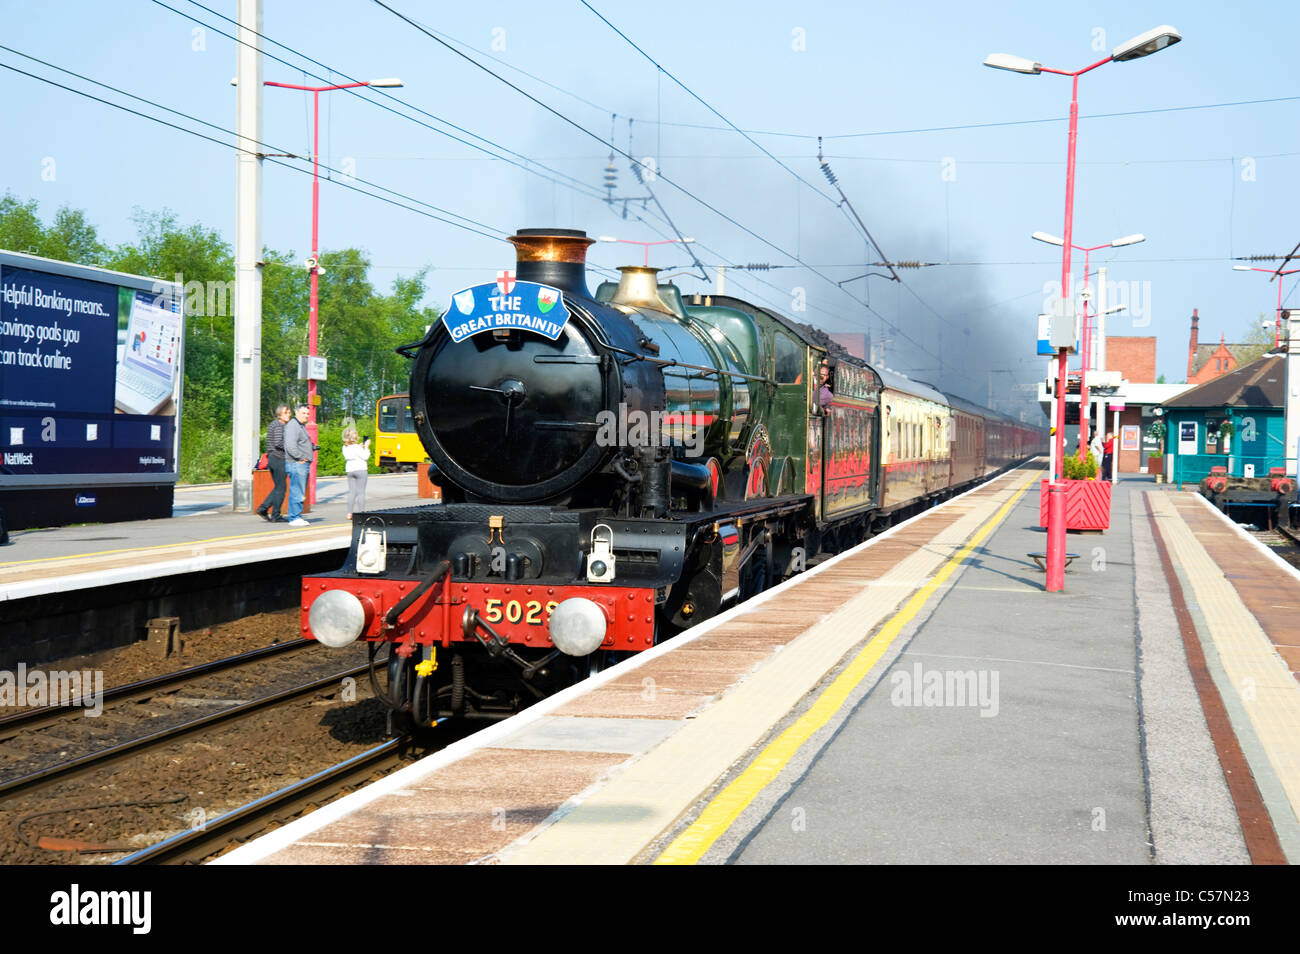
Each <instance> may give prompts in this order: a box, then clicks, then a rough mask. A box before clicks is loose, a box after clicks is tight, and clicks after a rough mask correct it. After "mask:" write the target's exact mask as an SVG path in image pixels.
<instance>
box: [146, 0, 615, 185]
mask: <svg viewBox="0 0 1300 954" xmlns="http://www.w3.org/2000/svg"><path fill="white" fill-rule="evenodd" d="M151 2H152V3H154V4H156V5H158V6H160V7H162V8H164V9H166V10H170V11H171V12H172V13H175V14H176V15H177V16H180V17H184V18H185V19H187V20H189V21H190V22H192V23H197V24H199V25H200V26H202V27H204V28H206V29H209V30H212V31H213V32H215V33H218V34H220V35H221V36H224V37H226V38H227V39H229V40H231V41H233V42H235V43H238V44H240V45H242V46H247V47H250V48H255V47H253V45H252V44H250V43H249V42H248V41H246V40H243V39H240V38H239V37H238V36H235V35H234V34H231V33H227V32H226V31H224V30H222V29H221V28H220V27H216V26H213V25H212V24H210V23H207V22H205V21H203V20H200V19H199V18H197V17H195V16H192V15H191V14H188V13H186V12H184V11H183V10H177V9H176V8H175V7H173V6H171V5H169V4H167V3H165V2H163V0H151ZM188 2H189V3H191V4H193V5H194V6H196V7H198V8H200V9H201V10H205V11H207V12H208V13H210V14H212V15H213V16H215V17H219V18H220V19H222V20H225V21H226V22H228V23H232V24H235V25H236V26H239V24H238V21H236V20H234V19H232V18H230V17H228V16H226V15H224V14H222V13H219V12H218V11H216V10H213V9H212V8H211V7H207V6H204V5H203V4H202V3H199V2H198V0H188ZM242 29H245V30H247V31H248V32H249V33H252V34H255V35H256V36H258V37H260V38H261V39H263V40H265V41H266V42H268V43H271V44H274V45H275V46H278V47H280V48H281V49H283V50H287V51H288V52H290V53H292V54H293V55H294V56H297V57H299V58H300V59H302V60H305V61H307V62H308V63H311V64H312V65H314V66H318V67H320V68H321V69H323V70H326V71H327V72H329V73H332V74H334V76H335V77H341V78H342V79H345V80H347V81H348V82H361V81H360V80H358V79H356V78H355V77H353V76H350V75H348V74H347V73H344V72H342V71H341V70H337V69H334V68H333V67H331V66H329V65H327V64H325V63H322V62H320V61H319V60H316V59H313V58H312V57H310V56H308V55H307V54H305V53H302V52H300V51H298V50H296V49H294V48H293V47H291V46H288V45H286V44H284V43H281V42H279V41H278V40H275V39H273V38H271V37H269V36H267V35H266V34H264V33H259V32H258V31H256V30H253V29H251V28H249V27H243V28H242ZM258 52H259V53H261V55H263V56H265V57H267V58H268V59H272V60H274V61H275V62H277V63H281V64H283V65H284V66H287V67H289V68H290V69H293V70H297V71H299V72H300V73H303V74H305V75H306V76H310V77H311V78H312V79H316V80H320V81H321V82H323V83H326V84H328V85H333V84H334V82H335V80H334V79H331V78H329V77H327V76H323V75H321V74H319V73H313V72H312V71H310V70H305V69H303V68H302V67H301V66H299V65H297V64H294V63H290V62H289V61H288V60H286V59H284V58H282V57H279V56H276V55H275V54H274V53H271V52H268V51H266V50H259V51H258ZM304 85H305V84H304ZM362 88H363V89H366V90H368V91H369V92H370V93H372V94H374V95H378V96H381V97H383V98H385V99H388V100H392V101H393V102H395V103H398V104H399V105H401V106H404V107H405V108H407V109H409V110H412V111H414V112H416V113H419V114H420V115H422V116H427V117H428V118H430V119H432V120H434V121H435V122H439V123H442V124H443V125H445V126H447V127H449V128H451V129H455V130H456V131H457V132H461V133H464V134H465V135H466V136H471V137H473V138H474V139H478V140H480V141H481V142H489V141H490V140H488V139H485V138H484V137H483V136H480V135H478V134H477V133H474V132H471V131H470V130H468V129H465V128H463V127H461V126H458V125H456V124H455V123H453V122H450V121H448V120H446V119H443V118H442V117H440V116H436V115H434V114H433V113H431V112H429V111H427V110H425V109H422V108H420V107H419V106H416V105H414V104H413V103H409V102H407V101H406V100H403V99H401V98H400V97H397V96H394V95H393V94H392V93H389V92H388V91H387V90H384V89H381V88H376V87H362ZM343 92H345V93H348V94H349V95H352V96H354V97H356V98H357V99H359V100H361V101H362V102H364V103H369V104H370V105H372V106H377V107H379V108H380V109H383V110H385V111H387V112H390V113H392V114H393V115H395V116H398V117H400V118H402V119H405V120H407V121H408V122H413V123H415V124H416V125H418V126H422V127H424V128H425V129H428V130H430V131H431V132H434V133H437V134H438V135H440V136H445V137H446V138H448V139H451V140H453V141H455V142H459V143H461V144H462V145H465V146H468V147H469V148H471V149H474V150H476V151H478V152H481V153H483V154H485V155H487V156H489V157H491V158H492V159H495V160H497V161H500V162H505V163H508V164H509V165H512V166H516V167H517V168H519V169H522V170H523V171H525V172H528V173H531V174H533V175H536V176H538V177H539V178H542V179H545V180H546V181H548V182H551V183H553V184H557V185H565V186H566V187H567V188H571V189H574V190H575V191H580V192H582V193H583V194H585V195H588V197H591V198H599V194H598V193H597V192H596V191H595V190H592V189H591V187H590V186H589V185H588V184H587V183H585V182H583V181H582V180H581V179H577V178H575V177H574V176H571V175H568V174H567V173H564V172H560V171H559V170H557V169H552V168H550V167H549V166H544V165H542V164H541V163H540V162H535V161H534V160H531V159H529V158H528V157H527V156H524V155H523V154H522V153H518V152H515V151H513V150H511V149H508V148H507V147H505V146H501V145H499V144H496V143H493V145H494V146H495V148H497V149H500V150H502V152H505V153H508V155H499V154H498V153H495V152H493V151H492V150H491V149H489V148H487V147H485V146H481V145H479V144H478V143H473V142H469V141H468V140H466V139H462V138H461V137H460V136H456V135H453V134H452V133H449V132H447V131H446V130H445V129H439V128H438V127H436V126H432V125H430V124H429V123H426V122H424V121H423V120H421V119H419V118H417V117H415V116H411V115H409V114H407V113H403V112H401V111H399V110H397V109H394V108H393V107H392V106H389V105H387V104H386V103H383V102H380V101H379V100H377V99H375V98H373V96H367V95H362V93H361V92H360V91H359V90H358V89H345V90H343ZM511 156H513V157H515V158H510V157H511ZM531 166H536V168H532V167H531ZM539 170H541V171H539ZM545 173H550V175H546V174H545ZM556 177H558V178H559V179H563V180H568V181H567V182H559V181H557V178H556Z"/></svg>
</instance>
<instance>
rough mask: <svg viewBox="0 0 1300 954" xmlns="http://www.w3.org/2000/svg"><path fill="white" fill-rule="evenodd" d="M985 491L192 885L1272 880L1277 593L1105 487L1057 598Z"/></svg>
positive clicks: (1130, 492)
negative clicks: (1135, 869)
mask: <svg viewBox="0 0 1300 954" xmlns="http://www.w3.org/2000/svg"><path fill="white" fill-rule="evenodd" d="M1042 476H1043V470H1042V469H1041V467H1039V466H1032V467H1026V468H1021V469H1018V470H1014V471H1011V472H1009V473H1007V474H1004V475H1002V476H1000V477H998V478H996V479H995V480H992V481H990V482H988V483H986V484H984V485H982V486H981V487H979V488H976V489H975V490H973V491H970V492H968V493H966V494H963V495H962V496H959V497H956V498H954V499H952V500H951V501H948V502H947V503H945V504H944V505H942V506H939V507H936V508H934V509H932V510H930V511H927V512H926V513H924V514H921V515H919V516H917V517H915V518H913V519H911V520H909V521H906V522H904V523H902V524H900V525H899V526H897V527H895V528H893V529H891V530H890V531H888V532H886V533H883V534H881V535H879V536H877V537H875V538H873V539H872V540H870V541H868V542H867V543H864V544H862V545H860V546H858V547H856V548H854V549H853V550H850V551H848V552H846V553H844V554H841V555H839V556H837V557H836V558H834V559H832V560H830V561H828V562H826V563H824V564H822V565H820V566H818V567H816V568H814V569H812V570H810V571H809V572H807V573H805V574H801V575H800V576H799V577H796V578H795V579H792V580H790V581H787V582H786V583H783V584H781V585H780V586H778V587H775V588H773V589H772V590H769V591H768V592H766V593H763V594H761V595H760V596H758V597H756V598H754V599H752V600H750V601H748V602H746V603H744V604H742V605H740V606H738V607H736V608H734V609H732V610H730V611H728V612H726V613H724V614H722V615H720V616H718V617H717V618H715V619H713V620H710V621H708V622H706V623H703V624H701V625H699V626H697V627H695V628H694V629H692V630H690V631H688V632H687V633H685V634H683V635H681V636H678V637H677V638H675V639H673V640H669V641H668V642H666V643H665V644H663V645H661V646H658V647H655V648H654V649H653V650H650V651H648V652H646V653H643V654H640V655H639V656H637V657H634V658H633V659H630V660H628V661H626V662H624V663H623V664H621V665H619V666H616V667H614V668H612V669H610V670H607V671H605V672H603V673H600V674H599V675H597V676H595V677H593V678H592V679H588V680H586V681H585V682H583V683H581V684H579V685H577V686H574V687H571V688H570V689H568V690H566V691H564V692H563V693H560V694H558V695H557V696H554V697H552V698H550V699H548V700H546V701H544V702H542V703H539V704H537V705H536V706H533V707H532V708H530V709H528V710H527V711H526V712H524V713H522V714H521V715H519V716H516V717H515V718H513V719H509V720H506V721H505V722H502V723H499V724H496V725H493V726H491V727H489V728H486V729H484V730H482V731H480V732H478V733H477V734H475V735H474V736H472V737H470V738H467V739H464V740H462V741H460V742H456V743H454V744H452V745H450V746H449V747H448V748H446V749H445V750H443V751H442V752H440V753H438V754H436V755H434V756H430V757H428V758H426V759H423V760H421V761H420V762H418V763H415V764H413V765H411V766H409V767H407V768H405V769H402V770H401V771H399V772H396V773H394V774H392V775H390V776H388V777H386V778H384V779H383V780H381V781H379V782H377V783H375V784H373V785H371V786H369V787H368V788H366V789H364V790H361V791H358V792H355V793H353V794H352V795H349V796H347V797H345V798H343V799H340V800H339V801H337V802H334V803H332V804H330V805H327V806H325V807H323V808H321V809H319V810H318V811H316V812H314V813H312V814H311V815H308V816H305V817H304V818H301V819H299V820H297V821H295V822H293V823H291V824H289V825H286V826H285V827H283V828H281V829H279V830H277V831H275V832H273V833H271V834H269V835H267V836H264V837H262V838H260V839H258V840H256V841H253V842H250V843H249V844H247V845H244V846H242V847H241V848H239V849H236V850H235V851H233V852H231V853H229V854H227V855H225V856H224V857H222V858H221V859H218V860H217V861H216V862H214V863H215V864H222V865H235V864H358V865H360V864H420V863H438V864H455V863H501V864H551V863H558V864H574V863H577V864H626V863H678V864H689V863H706V864H708V863H741V864H751V863H758V864H763V863H769V864H770V863H949V864H951V863H969V864H1011V863H1031V864H1047V863H1053V864H1055V863H1071V864H1077V863H1102V864H1134V865H1147V864H1248V863H1255V864H1281V863H1288V862H1295V861H1297V860H1300V822H1298V821H1297V816H1298V815H1300V682H1297V677H1296V675H1295V671H1296V670H1297V669H1300V627H1296V626H1294V625H1293V624H1292V625H1290V626H1288V625H1287V621H1288V620H1294V619H1295V616H1296V609H1297V608H1298V607H1300V574H1297V572H1296V571H1295V570H1294V569H1292V568H1291V567H1289V566H1287V565H1286V564H1285V563H1283V562H1282V561H1281V560H1280V559H1278V558H1277V557H1276V556H1274V555H1273V554H1272V553H1270V552H1269V551H1268V550H1267V549H1266V548H1265V547H1263V546H1262V545H1260V544H1259V543H1257V542H1256V541H1255V540H1253V539H1252V538H1250V537H1249V535H1247V534H1245V533H1244V532H1242V531H1241V530H1240V529H1239V528H1237V527H1236V526H1235V525H1233V524H1231V523H1229V522H1228V521H1227V520H1226V519H1225V518H1224V517H1222V516H1221V515H1220V514H1219V513H1218V512H1217V511H1214V510H1213V509H1212V508H1210V507H1209V505H1208V504H1207V503H1206V502H1205V501H1203V500H1201V499H1200V498H1199V497H1198V496H1195V495H1193V494H1189V493H1181V492H1178V491H1175V490H1171V489H1167V488H1164V487H1158V486H1157V485H1155V484H1154V483H1151V482H1148V481H1136V480H1130V481H1123V482H1121V483H1119V484H1117V485H1116V486H1115V488H1114V491H1115V492H1114V497H1113V502H1112V510H1111V525H1110V529H1109V530H1108V531H1107V532H1105V533H1103V534H1087V535H1075V534H1072V535H1071V536H1070V539H1069V547H1068V548H1069V550H1070V551H1072V552H1076V553H1078V554H1079V556H1078V558H1077V559H1076V560H1075V561H1074V563H1073V564H1072V565H1071V567H1070V568H1069V570H1068V571H1067V574H1066V590H1065V592H1064V593H1060V594H1048V593H1046V592H1044V590H1043V574H1042V572H1041V571H1040V570H1038V569H1037V567H1036V566H1035V565H1034V563H1033V561H1032V560H1031V558H1030V557H1029V554H1030V553H1032V552H1034V551H1041V550H1043V549H1045V542H1046V541H1045V535H1044V533H1043V532H1042V530H1041V529H1040V528H1039V527H1038V519H1037V517H1038V500H1037V487H1038V481H1039V479H1040V478H1041V477H1042Z"/></svg>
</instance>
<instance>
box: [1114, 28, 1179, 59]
mask: <svg viewBox="0 0 1300 954" xmlns="http://www.w3.org/2000/svg"><path fill="white" fill-rule="evenodd" d="M1182 38H1183V35H1182V34H1181V33H1179V32H1178V31H1177V30H1175V29H1174V28H1173V27H1171V26H1168V25H1166V26H1158V27H1156V28H1155V29H1154V30H1147V32H1146V33H1143V34H1140V35H1139V36H1135V37H1133V39H1131V40H1129V41H1128V42H1127V43H1121V44H1120V45H1119V46H1117V47H1115V49H1113V50H1111V52H1110V58H1111V59H1112V60H1114V61H1115V62H1116V63H1123V62H1124V61H1126V60H1136V59H1139V58H1140V57H1143V56H1150V55H1151V54H1152V53H1159V52H1160V51H1161V50H1163V49H1164V48H1165V47H1167V46H1173V45H1174V44H1175V43H1177V42H1178V41H1179V40H1181V39H1182Z"/></svg>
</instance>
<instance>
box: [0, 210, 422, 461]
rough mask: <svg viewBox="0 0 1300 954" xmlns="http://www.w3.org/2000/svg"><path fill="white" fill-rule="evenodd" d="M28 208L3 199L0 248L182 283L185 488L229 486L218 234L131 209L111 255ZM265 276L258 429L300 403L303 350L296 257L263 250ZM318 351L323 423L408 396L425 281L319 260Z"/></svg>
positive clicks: (363, 416) (74, 214) (226, 317)
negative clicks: (324, 361)
mask: <svg viewBox="0 0 1300 954" xmlns="http://www.w3.org/2000/svg"><path fill="white" fill-rule="evenodd" d="M37 210H38V203H37V201H36V200H35V199H31V200H28V201H27V202H21V201H19V200H18V199H17V198H15V197H14V196H13V195H11V194H9V193H6V194H5V195H4V197H3V198H0V248H8V249H12V250H14V251H18V252H28V253H31V254H36V255H41V256H44V257H47V258H54V259H59V260H62V261H70V262H77V263H79V264H84V265H100V266H104V267H107V268H112V269H116V270H118V271H122V272H127V273H130V274H133V275H142V276H152V277H154V278H160V279H163V280H166V281H176V282H180V283H182V285H183V286H184V289H185V316H186V320H185V380H184V384H183V388H184V390H183V392H182V401H181V413H182V420H181V449H180V470H181V480H182V481H185V482H198V481H218V480H228V479H229V478H230V463H231V434H230V431H231V424H232V420H231V418H232V408H231V389H232V380H233V375H234V358H233V351H234V307H235V302H234V277H235V262H234V255H233V253H232V251H231V248H230V245H229V244H228V243H227V242H226V241H225V240H224V239H223V238H222V237H221V234H220V233H219V232H217V231H216V230H215V229H208V228H205V227H203V226H201V225H198V224H194V225H188V226H182V225H181V224H180V223H179V222H178V220H177V218H176V215H175V214H174V213H172V212H170V211H168V210H166V209H164V210H162V211H159V212H148V211H143V210H139V209H137V210H136V212H135V214H134V216H133V217H132V218H133V221H134V222H135V225H136V230H137V237H136V240H135V241H134V242H127V243H124V244H122V245H120V246H118V247H117V248H113V249H109V248H108V247H107V246H105V245H104V244H103V243H101V242H100V241H99V237H98V234H97V232H96V230H95V228H94V226H92V225H91V224H90V223H89V222H87V220H86V216H85V214H84V213H83V212H81V211H80V210H76V209H70V208H67V207H64V208H61V209H59V210H58V211H57V212H56V213H55V215H54V218H53V220H52V221H51V222H50V223H49V224H48V225H46V224H43V223H42V222H41V219H40V216H39V214H38V211H37ZM263 261H264V262H265V265H264V267H263V269H262V400H261V409H262V420H264V421H266V420H269V419H270V417H271V414H272V412H273V410H274V408H275V406H276V405H277V404H281V403H283V404H295V403H300V402H301V401H303V400H305V399H306V396H307V388H306V383H305V382H303V381H300V380H299V379H298V356H299V355H300V354H306V353H307V318H308V289H309V285H310V277H309V274H308V272H307V271H306V269H304V268H303V267H302V266H301V265H300V264H299V260H298V257H297V256H296V255H295V254H294V253H293V252H292V251H289V252H287V253H286V252H277V251H275V250H274V249H266V250H264V253H263ZM321 261H322V265H323V266H324V271H323V272H322V274H321V276H320V315H319V346H318V349H317V350H318V352H319V353H320V354H322V355H324V356H326V357H328V358H329V380H328V381H326V382H325V383H324V384H323V385H322V386H321V388H320V393H321V397H322V405H321V417H322V419H323V420H326V421H333V422H339V421H341V420H342V419H343V418H344V417H354V418H356V419H357V420H367V419H370V418H371V417H372V416H373V414H374V408H375V402H376V401H377V400H378V399H379V398H380V397H381V396H383V395H384V394H387V393H393V392H401V391H405V390H406V389H407V382H408V380H409V375H410V367H409V362H408V361H407V360H406V359H404V358H402V357H401V356H399V355H398V354H396V353H395V352H394V350H393V349H394V348H396V347H397V346H398V345H402V344H408V343H410V342H412V341H417V340H419V339H420V338H422V337H423V336H424V331H425V328H426V326H428V325H431V324H433V323H434V322H435V321H437V320H438V313H437V312H436V311H435V310H433V309H431V308H424V307H422V306H421V304H420V301H421V299H422V298H423V297H424V294H425V272H423V271H421V272H418V273H417V274H415V275H413V276H411V277H408V278H403V277H398V278H396V279H395V280H394V281H393V285H392V293H391V294H390V295H384V294H381V293H378V292H376V291H375V289H374V287H373V286H372V285H371V283H370V280H369V278H368V277H367V274H368V272H369V270H370V261H369V258H368V257H367V255H366V253H365V252H364V251H362V250H360V249H354V248H348V249H341V250H337V251H333V252H326V253H324V254H323V255H322V256H321Z"/></svg>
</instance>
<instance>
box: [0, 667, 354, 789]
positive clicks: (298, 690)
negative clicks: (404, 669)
mask: <svg viewBox="0 0 1300 954" xmlns="http://www.w3.org/2000/svg"><path fill="white" fill-rule="evenodd" d="M367 671H368V667H367V666H364V665H362V666H355V667H352V668H350V669H346V670H343V671H340V672H334V673H331V674H330V675H328V676H325V677H323V678H318V679H313V680H312V681H311V682H308V683H305V684H299V685H297V686H293V687H291V688H289V689H284V690H281V691H279V692H274V693H271V694H269V695H265V696H262V697H260V698H257V699H253V700H250V701H248V702H243V703H240V704H238V705H234V706H230V707H229V708H226V709H222V710H221V711H219V712H213V713H209V714H208V715H205V716H200V717H199V718H197V719H190V720H188V721H185V722H182V723H180V724H179V725H173V726H168V727H167V728H165V729H161V730H159V731H157V732H153V733H150V734H148V735H144V736H138V737H136V738H133V739H129V740H127V741H124V742H120V743H117V744H115V745H111V746H109V747H107V748H104V749H101V750H99V751H96V752H91V753H88V754H86V755H82V756H79V757H76V758H73V759H68V760H66V761H63V762H58V763H55V764H54V765H50V766H48V767H46V768H43V769H38V770H36V771H34V772H29V773H27V774H25V775H21V776H18V777H17V778H11V779H8V780H6V781H4V782H0V798H7V797H9V796H11V795H14V794H17V793H18V792H22V791H25V790H27V789H31V788H32V787H34V786H38V785H53V784H56V783H60V782H64V781H66V780H68V779H69V778H72V777H74V776H76V775H79V774H81V773H82V772H84V771H87V770H88V769H91V768H96V767H102V766H105V765H109V764H112V763H114V762H120V761H122V760H123V759H125V758H127V757H130V756H134V755H136V754H138V753H140V752H143V751H147V750H149V749H153V748H156V747H159V746H163V745H167V744H170V743H173V742H177V741H180V740H182V739H185V738H187V737H189V736H192V735H194V734H196V733H199V732H202V731H204V730H206V729H208V728H211V727H212V726H215V725H218V724H220V723H223V722H229V721H231V720H233V719H238V718H241V717H243V716H246V715H249V714H250V713H254V712H257V711H259V710H261V709H265V708H266V707H268V706H272V705H276V704H277V703H281V702H285V701H289V700H292V699H298V698H301V697H302V696H305V695H310V694H312V693H314V692H319V691H320V690H321V689H325V688H332V687H335V686H337V685H338V684H339V683H340V681H341V680H343V679H346V678H349V677H356V676H360V675H364V674H365V673H366V672H367Z"/></svg>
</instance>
